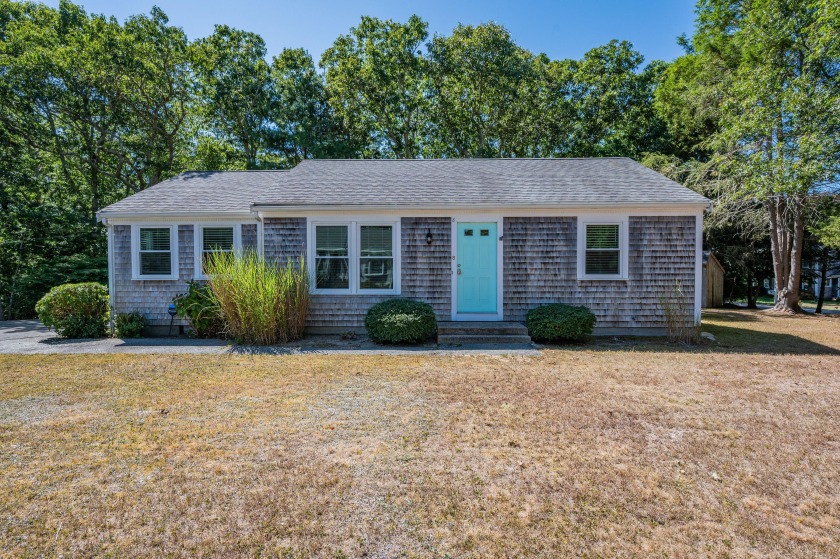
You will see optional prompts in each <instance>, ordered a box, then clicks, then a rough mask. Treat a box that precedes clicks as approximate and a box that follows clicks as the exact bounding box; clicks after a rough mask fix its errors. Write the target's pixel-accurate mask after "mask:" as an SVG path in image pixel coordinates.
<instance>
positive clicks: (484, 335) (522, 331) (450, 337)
mask: <svg viewBox="0 0 840 559" xmlns="http://www.w3.org/2000/svg"><path fill="white" fill-rule="evenodd" d="M438 343H439V344H445V345H488V344H492V345H523V344H530V343H531V338H530V336H528V329H527V328H526V327H525V326H524V325H522V324H520V323H519V322H439V323H438Z"/></svg>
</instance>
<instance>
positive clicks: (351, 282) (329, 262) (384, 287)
mask: <svg viewBox="0 0 840 559" xmlns="http://www.w3.org/2000/svg"><path fill="white" fill-rule="evenodd" d="M398 238H399V223H381V222H376V223H365V222H356V221H350V222H345V223H332V222H329V223H327V222H320V223H319V222H312V223H311V224H310V246H311V247H313V248H312V250H311V251H310V257H309V258H310V262H313V263H314V267H313V274H312V275H313V290H314V291H315V292H316V293H319V292H320V293H398V292H399V255H398V253H399V242H398Z"/></svg>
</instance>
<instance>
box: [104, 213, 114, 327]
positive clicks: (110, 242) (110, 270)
mask: <svg viewBox="0 0 840 559" xmlns="http://www.w3.org/2000/svg"><path fill="white" fill-rule="evenodd" d="M106 231H107V238H108V302H109V304H110V308H109V309H108V329H109V331H110V332H111V335H112V336H113V335H114V330H115V326H116V324H115V322H114V320H115V318H116V316H115V314H116V292H115V290H114V285H115V281H114V279H115V278H114V226H113V225H111V224H107V225H106Z"/></svg>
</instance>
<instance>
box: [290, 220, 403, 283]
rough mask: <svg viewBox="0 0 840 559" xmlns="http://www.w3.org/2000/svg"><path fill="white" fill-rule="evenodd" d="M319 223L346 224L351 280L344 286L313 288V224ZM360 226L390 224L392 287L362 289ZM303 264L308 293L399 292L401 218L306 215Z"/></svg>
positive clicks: (314, 271) (314, 267)
mask: <svg viewBox="0 0 840 559" xmlns="http://www.w3.org/2000/svg"><path fill="white" fill-rule="evenodd" d="M318 225H344V226H347V227H348V231H347V235H348V238H347V245H348V247H347V248H348V262H349V274H350V281H349V287H348V288H347V289H318V288H317V287H315V281H316V278H315V274H316V272H317V269H316V268H317V266H316V260H315V227H317V226H318ZM362 225H387V226H390V227H391V235H392V236H391V246H392V248H393V251H392V258H393V259H394V288H393V289H362V288H361V287H360V286H359V270H360V267H361V250H360V246H359V245H360V239H359V237H360V234H361V233H360V232H361V226H362ZM306 265H307V267H308V268H309V274H310V285H311V289H310V291H311V293H312V294H313V295H399V294H400V293H402V220H401V219H400V218H399V217H397V218H396V219H390V218H387V217H384V216H370V217H360V216H354V217H348V218H346V219H341V217H340V216H334V217H326V218H324V217H307V218H306Z"/></svg>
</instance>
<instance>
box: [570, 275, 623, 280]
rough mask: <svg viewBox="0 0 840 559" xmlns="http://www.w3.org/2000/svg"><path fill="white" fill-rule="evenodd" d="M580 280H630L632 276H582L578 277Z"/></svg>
mask: <svg viewBox="0 0 840 559" xmlns="http://www.w3.org/2000/svg"><path fill="white" fill-rule="evenodd" d="M577 280H578V281H630V278H628V277H624V276H582V277H580V276H579V277H578V279H577Z"/></svg>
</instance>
